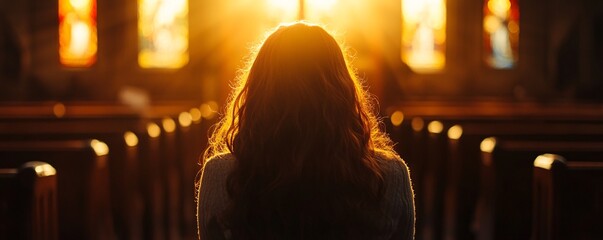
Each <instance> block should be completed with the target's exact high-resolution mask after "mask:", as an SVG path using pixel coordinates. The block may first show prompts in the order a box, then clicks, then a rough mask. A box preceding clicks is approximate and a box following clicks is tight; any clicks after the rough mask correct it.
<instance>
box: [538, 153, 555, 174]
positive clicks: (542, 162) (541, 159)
mask: <svg viewBox="0 0 603 240" xmlns="http://www.w3.org/2000/svg"><path fill="white" fill-rule="evenodd" d="M555 157H556V156H555V155H553V154H550V153H547V154H542V155H540V156H538V157H536V160H534V167H539V168H544V169H546V170H550V169H551V167H552V166H553V163H554V162H555Z"/></svg>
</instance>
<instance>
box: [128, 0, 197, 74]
mask: <svg viewBox="0 0 603 240" xmlns="http://www.w3.org/2000/svg"><path fill="white" fill-rule="evenodd" d="M138 39H139V42H138V44H139V46H138V48H139V52H138V64H139V65H140V66H141V67H143V68H181V67H183V66H184V65H186V64H187V63H188V60H189V55H188V1H187V0H139V1H138Z"/></svg>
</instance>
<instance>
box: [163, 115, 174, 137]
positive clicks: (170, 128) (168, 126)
mask: <svg viewBox="0 0 603 240" xmlns="http://www.w3.org/2000/svg"><path fill="white" fill-rule="evenodd" d="M161 123H162V125H163V130H165V131H166V132H168V133H171V132H174V131H175V130H176V122H174V119H171V118H169V117H166V118H164V119H163V121H161Z"/></svg>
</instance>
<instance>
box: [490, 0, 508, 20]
mask: <svg viewBox="0 0 603 240" xmlns="http://www.w3.org/2000/svg"><path fill="white" fill-rule="evenodd" d="M488 9H489V10H490V11H491V12H493V13H495V14H496V15H499V16H502V15H505V14H506V13H508V12H509V10H510V9H511V2H510V1H509V0H488Z"/></svg>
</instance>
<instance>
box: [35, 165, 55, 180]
mask: <svg viewBox="0 0 603 240" xmlns="http://www.w3.org/2000/svg"><path fill="white" fill-rule="evenodd" d="M34 171H36V175H38V176H40V177H46V176H52V175H56V174H57V170H56V169H54V167H52V166H51V165H50V164H47V163H44V164H41V165H38V166H36V167H34Z"/></svg>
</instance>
